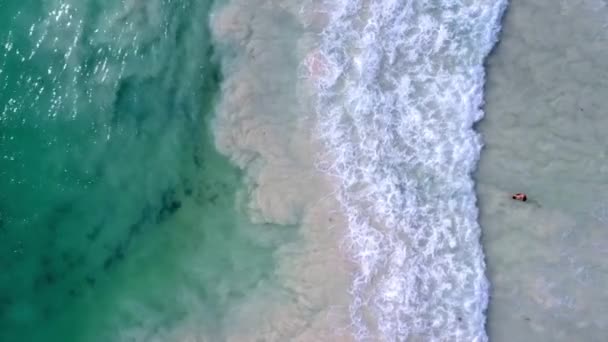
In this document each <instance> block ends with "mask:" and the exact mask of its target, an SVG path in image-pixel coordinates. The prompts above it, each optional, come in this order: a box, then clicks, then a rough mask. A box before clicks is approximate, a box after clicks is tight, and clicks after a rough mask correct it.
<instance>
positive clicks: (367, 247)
mask: <svg viewBox="0 0 608 342" xmlns="http://www.w3.org/2000/svg"><path fill="white" fill-rule="evenodd" d="M505 7H506V1H505V0H501V1H489V0H441V1H398V0H368V1H365V0H342V1H341V2H335V1H331V2H329V1H328V2H327V4H326V8H327V9H328V10H327V15H328V16H329V20H328V22H329V24H328V26H327V27H326V28H325V30H324V31H323V33H322V41H321V43H320V47H319V49H318V51H317V52H315V53H313V54H311V55H310V57H309V59H308V60H307V62H308V63H307V65H308V70H309V77H311V79H312V80H313V81H314V82H315V84H316V86H317V89H318V91H319V100H318V107H317V112H318V127H317V131H318V132H317V133H318V134H319V136H320V137H321V138H322V140H323V141H324V143H325V144H326V146H327V147H328V149H329V151H330V155H329V156H328V157H327V158H323V160H321V161H320V163H319V167H321V168H323V169H324V170H325V171H327V172H329V173H331V174H332V175H334V176H336V177H337V178H338V179H339V180H341V186H340V194H339V198H340V201H341V203H342V206H343V209H344V210H345V212H346V215H347V218H348V225H349V232H350V233H349V241H350V245H349V246H350V252H351V253H352V256H353V258H354V260H355V262H356V263H357V264H358V271H357V274H356V278H355V280H354V282H353V285H352V293H353V296H354V301H353V303H352V305H351V318H352V320H353V326H354V327H355V330H356V331H355V332H354V333H355V334H356V336H357V337H358V339H360V340H366V339H371V340H387V341H486V340H487V336H486V333H485V331H484V324H485V315H484V311H485V309H486V307H487V301H488V281H487V279H486V278H485V275H484V269H485V264H484V256H483V252H482V249H481V245H480V241H479V238H480V227H479V225H478V223H477V215H478V212H477V207H476V203H475V201H476V198H475V193H474V182H473V180H472V178H471V172H472V171H473V170H474V169H475V167H476V162H477V160H478V157H479V152H480V149H481V147H482V142H481V139H480V136H479V135H478V134H477V133H476V132H475V131H474V130H473V127H472V126H473V124H474V123H475V122H476V121H478V120H479V119H480V118H481V117H482V115H483V112H482V110H481V106H482V102H483V83H484V68H483V62H484V58H485V57H486V56H487V54H488V53H489V51H490V49H491V48H492V46H493V45H494V43H495V42H496V39H497V33H498V31H499V28H500V18H501V16H502V13H503V11H504V9H505Z"/></svg>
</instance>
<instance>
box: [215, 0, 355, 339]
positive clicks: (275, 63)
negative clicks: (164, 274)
mask: <svg viewBox="0 0 608 342" xmlns="http://www.w3.org/2000/svg"><path fill="white" fill-rule="evenodd" d="M319 19H321V18H319V17H315V16H314V15H313V13H312V7H310V6H307V5H306V4H305V5H302V4H300V3H297V2H294V1H267V0H256V1H248V0H232V1H229V2H228V3H227V4H226V5H225V6H224V7H223V8H221V9H219V10H218V12H217V14H216V15H215V17H214V19H213V22H212V29H213V32H214V34H215V38H216V39H217V41H218V45H220V46H221V49H222V54H223V56H224V57H225V58H224V60H223V73H224V77H225V80H224V82H223V86H222V98H221V100H220V103H219V106H218V111H217V116H216V121H215V130H214V132H215V136H216V145H217V147H218V149H219V150H220V152H222V153H223V154H225V155H226V156H228V157H229V158H230V160H231V161H232V162H233V163H234V164H235V165H237V166H238V167H240V168H241V169H242V170H243V171H244V173H245V179H246V180H245V185H244V187H245V190H244V191H243V192H242V194H241V201H242V208H243V210H244V211H245V212H246V213H248V216H249V217H250V218H251V220H253V221H254V222H256V223H258V224H271V225H280V226H281V227H282V228H283V229H285V230H291V231H296V232H297V233H296V235H297V236H298V238H297V239H296V240H294V241H293V243H286V244H282V245H281V246H280V247H279V248H278V250H277V252H276V253H275V259H276V262H277V265H278V266H277V270H276V272H275V274H274V276H275V279H276V285H274V286H271V287H267V288H260V289H259V290H258V291H257V293H256V294H255V295H253V296H251V300H249V301H248V302H246V303H243V304H242V305H239V306H237V307H235V308H234V309H233V310H232V311H231V312H230V313H229V314H228V315H227V316H226V317H225V322H226V329H225V331H226V340H227V341H347V340H351V339H352V337H351V336H350V332H349V329H348V325H349V324H350V320H349V317H348V305H349V303H350V298H349V294H348V289H349V287H350V281H351V280H350V271H349V264H348V262H347V261H346V256H345V255H344V253H343V252H342V249H341V246H340V245H341V243H342V242H343V241H344V231H343V230H344V228H345V222H344V220H343V217H341V215H340V214H339V210H338V204H337V201H336V199H335V197H334V196H333V193H334V191H335V189H334V187H333V186H332V182H331V181H330V180H329V179H328V178H327V176H325V175H324V174H323V173H321V172H320V171H318V170H317V168H316V166H315V165H316V163H317V162H318V158H319V156H320V155H321V154H320V150H319V146H320V144H319V142H318V141H317V139H316V138H315V137H314V135H313V130H312V128H313V127H314V123H315V121H314V120H315V115H314V111H313V110H312V106H311V104H312V102H311V99H312V98H311V97H310V96H307V95H310V94H311V85H310V84H308V81H307V78H306V77H303V75H304V74H305V72H303V71H304V69H305V67H304V66H303V64H302V62H303V61H304V60H305V56H306V55H307V54H309V53H310V51H311V49H312V43H313V42H314V34H315V25H318V24H319V22H318V20H319ZM230 56H232V57H230ZM269 236H271V235H269Z"/></svg>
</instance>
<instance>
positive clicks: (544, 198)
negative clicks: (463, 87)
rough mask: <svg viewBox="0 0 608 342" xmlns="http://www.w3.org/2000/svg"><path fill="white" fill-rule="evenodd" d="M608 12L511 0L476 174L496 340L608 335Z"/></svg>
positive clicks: (576, 4) (582, 4)
mask: <svg viewBox="0 0 608 342" xmlns="http://www.w3.org/2000/svg"><path fill="white" fill-rule="evenodd" d="M607 20H608V8H607V7H606V4H605V2H601V1H593V0H590V1H562V2H555V1H526V0H521V1H512V2H511V4H510V7H509V10H508V11H507V14H506V17H505V20H504V26H503V32H502V34H501V41H500V43H499V45H498V46H497V48H496V50H495V51H494V53H493V54H492V56H491V57H490V58H489V60H488V81H487V93H486V106H485V111H486V116H485V118H484V120H483V121H482V122H481V123H480V124H479V125H478V128H479V130H480V131H481V133H482V134H483V139H484V142H485V148H484V150H483V151H482V156H481V161H480V165H479V170H478V172H477V177H476V178H477V184H478V192H479V207H480V212H481V217H480V223H481V225H482V229H483V242H484V251H485V252H486V256H487V263H488V275H489V278H490V282H491V284H492V291H491V299H490V306H489V316H488V317H489V321H488V333H489V337H490V340H491V341H604V340H605V339H606V336H608V314H607V313H606V310H605V308H606V305H607V304H608V292H606V287H605V284H606V281H608V278H607V276H606V275H607V274H608V273H607V271H608V267H607V266H606V263H605V258H606V256H607V254H606V253H607V249H606V247H605V246H606V245H607V244H608V231H607V230H606V228H607V224H608V221H607V220H606V218H608V216H606V213H607V211H606V207H607V205H608V202H607V201H606V198H607V194H608V164H607V162H606V151H607V150H608V140H606V137H605V133H604V132H605V130H606V129H607V128H608V116H606V113H605V109H604V106H605V101H606V98H607V96H608V87H607V85H608V84H607V81H606V80H608V31H607V30H606V27H607V26H606V24H607V23H608V21H607ZM515 192H526V193H527V194H528V196H529V197H530V198H531V201H530V202H529V203H526V204H522V203H518V202H514V201H512V200H510V197H509V196H510V194H511V193H515Z"/></svg>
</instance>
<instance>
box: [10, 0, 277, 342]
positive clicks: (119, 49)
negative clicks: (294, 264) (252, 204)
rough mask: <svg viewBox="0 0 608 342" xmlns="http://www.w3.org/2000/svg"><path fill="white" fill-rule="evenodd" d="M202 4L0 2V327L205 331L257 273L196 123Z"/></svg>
mask: <svg viewBox="0 0 608 342" xmlns="http://www.w3.org/2000/svg"><path fill="white" fill-rule="evenodd" d="M211 6H212V4H211V2H209V1H160V0H159V1H129V2H124V1H93V0H91V1H3V2H2V3H1V4H0V13H1V16H2V20H0V27H1V28H0V41H1V42H2V43H1V47H0V88H1V90H0V189H1V191H0V269H1V270H2V272H1V275H0V340H2V341H168V340H180V339H184V338H190V337H189V336H192V335H201V336H207V337H208V338H210V339H211V340H218V339H220V337H218V336H222V334H223V331H224V327H223V321H222V317H223V315H224V313H225V312H226V311H228V310H229V308H230V307H231V305H232V304H231V303H233V302H238V301H240V300H243V299H242V298H244V297H245V296H246V294H247V293H249V290H250V289H251V288H254V287H256V286H258V285H259V284H260V283H263V282H264V281H267V280H268V279H269V278H270V277H269V273H270V271H271V270H272V265H273V258H272V249H273V247H272V246H273V245H272V241H262V240H261V239H257V238H256V237H255V236H254V235H255V234H257V232H258V231H257V229H258V228H260V225H254V224H252V223H251V221H250V220H248V219H246V217H245V216H244V215H241V214H240V212H239V210H237V206H236V205H235V203H236V201H237V199H236V193H237V190H238V188H239V186H238V184H240V183H241V173H240V172H239V171H238V170H237V169H236V168H234V167H233V166H231V165H230V164H229V162H228V160H227V159H225V158H223V157H221V156H220V154H219V153H218V152H217V150H216V149H215V147H214V144H213V136H212V132H211V131H210V128H209V127H210V125H211V123H210V120H211V118H212V110H213V105H214V102H215V101H216V98H217V91H218V89H219V82H220V81H221V71H220V70H219V62H218V60H217V59H216V54H215V52H214V49H213V46H212V44H211V36H210V30H209V26H208V20H209V13H210V10H211ZM269 229H271V228H268V227H265V231H268V230H269ZM277 236H284V234H282V233H281V234H278V235H277ZM285 238H286V239H287V237H285ZM266 240H268V239H266ZM287 240H289V239H287ZM245 270H246V272H245ZM186 327H187V328H186Z"/></svg>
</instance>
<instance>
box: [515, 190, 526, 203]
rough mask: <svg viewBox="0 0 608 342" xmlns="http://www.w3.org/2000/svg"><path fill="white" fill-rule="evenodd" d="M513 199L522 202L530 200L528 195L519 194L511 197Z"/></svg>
mask: <svg viewBox="0 0 608 342" xmlns="http://www.w3.org/2000/svg"><path fill="white" fill-rule="evenodd" d="M511 198H513V199H514V200H516V201H522V202H525V201H527V200H528V196H526V194H524V193H521V192H518V193H516V194H515V195H513V196H511Z"/></svg>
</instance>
